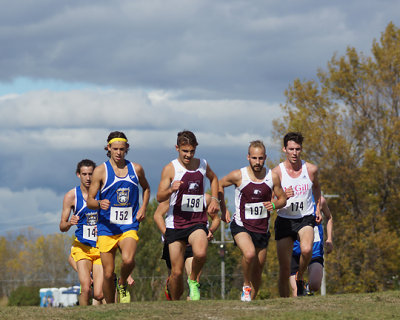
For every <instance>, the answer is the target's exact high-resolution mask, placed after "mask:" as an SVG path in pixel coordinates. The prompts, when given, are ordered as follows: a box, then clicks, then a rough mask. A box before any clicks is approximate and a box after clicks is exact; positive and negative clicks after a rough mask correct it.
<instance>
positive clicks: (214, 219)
mask: <svg viewBox="0 0 400 320" xmlns="http://www.w3.org/2000/svg"><path fill="white" fill-rule="evenodd" d="M210 203H211V196H210V195H209V194H208V193H206V204H207V207H208V206H209V205H210ZM208 215H209V216H210V218H211V226H210V227H209V228H208V235H207V239H208V241H210V240H212V239H213V238H214V232H215V231H217V229H218V228H219V225H220V224H221V219H220V217H219V216H218V213H208Z"/></svg>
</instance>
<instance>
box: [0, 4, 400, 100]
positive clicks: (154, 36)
mask: <svg viewBox="0 0 400 320" xmlns="http://www.w3.org/2000/svg"><path fill="white" fill-rule="evenodd" d="M19 6H20V5H18V2H9V4H8V5H3V8H8V9H5V10H4V11H2V13H1V14H0V18H4V20H2V24H1V28H0V40H1V42H2V43H3V44H4V45H3V47H2V51H1V53H0V58H1V59H0V70H2V71H1V73H0V79H3V81H9V80H10V79H13V78H15V77H17V76H21V75H23V76H27V77H31V78H53V79H61V80H64V81H82V82H88V83H95V84H99V85H112V86H122V87H142V88H163V89H167V90H168V89H169V90H172V89H173V90H182V91H183V90H186V89H188V90H192V91H191V92H192V94H195V93H197V94H199V97H202V98H204V97H208V98H221V97H229V98H243V99H244V98H246V99H247V98H250V97H252V98H256V99H260V98H268V99H270V100H271V101H279V100H280V99H281V98H282V94H283V91H284V89H285V88H286V87H287V85H288V81H291V80H292V79H293V78H295V77H300V78H303V77H308V76H312V74H314V73H315V71H316V69H317V68H318V67H321V66H323V65H324V64H325V62H326V61H327V60H328V59H329V58H330V57H331V56H332V54H333V53H334V52H335V51H339V52H343V51H344V49H345V47H346V46H347V45H354V46H356V47H357V46H361V47H362V48H361V49H362V50H364V51H365V50H366V49H367V48H368V47H367V48H366V47H365V46H363V45H362V44H363V43H365V42H367V45H368V46H369V45H370V43H371V36H374V37H378V36H379V32H381V31H383V29H384V27H385V26H386V24H387V23H388V22H389V20H390V19H392V20H396V18H398V16H399V14H398V12H400V4H399V3H398V2H397V1H384V2H382V1H372V2H371V1H370V2H368V4H367V3H365V2H364V1H354V2H350V3H349V2H348V1H335V2H334V3H331V2H329V3H324V2H321V1H296V2H294V1H280V2H275V1H272V2H271V1H251V2H249V1H231V0H229V1H218V2H216V1H190V2H188V1H183V0H181V1H178V0H176V1H146V2H142V1H135V2H132V1H113V2H109V1H96V2H93V1H79V2H58V1H57V3H55V2H51V1H39V0H38V1H35V2H28V5H27V6H26V7H25V8H24V9H25V10H18V9H19ZM24 6H25V3H24ZM28 12H31V13H30V14H28ZM383 17H385V19H384V18H383ZM355 21H357V22H355ZM367 31H368V32H367ZM366 39H368V41H365V40H366Z"/></svg>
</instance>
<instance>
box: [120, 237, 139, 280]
mask: <svg viewBox="0 0 400 320" xmlns="http://www.w3.org/2000/svg"><path fill="white" fill-rule="evenodd" d="M118 246H119V248H120V249H121V258H122V264H121V273H120V278H119V280H120V283H119V284H120V285H126V284H127V279H128V277H129V275H130V274H131V273H132V271H133V269H134V268H135V254H136V249H137V241H136V240H135V239H134V238H125V239H122V240H121V241H120V242H119V243H118Z"/></svg>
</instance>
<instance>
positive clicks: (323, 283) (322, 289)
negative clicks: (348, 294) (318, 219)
mask: <svg viewBox="0 0 400 320" xmlns="http://www.w3.org/2000/svg"><path fill="white" fill-rule="evenodd" d="M321 196H323V197H324V198H328V199H329V198H339V195H338V194H324V193H323V192H322V191H321ZM324 261H325V254H324ZM325 295H326V272H325V267H324V268H323V269H322V283H321V296H325Z"/></svg>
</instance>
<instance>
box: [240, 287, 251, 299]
mask: <svg viewBox="0 0 400 320" xmlns="http://www.w3.org/2000/svg"><path fill="white" fill-rule="evenodd" d="M240 300H242V301H246V302H250V301H251V287H249V286H244V287H243V290H242V296H241V297H240Z"/></svg>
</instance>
